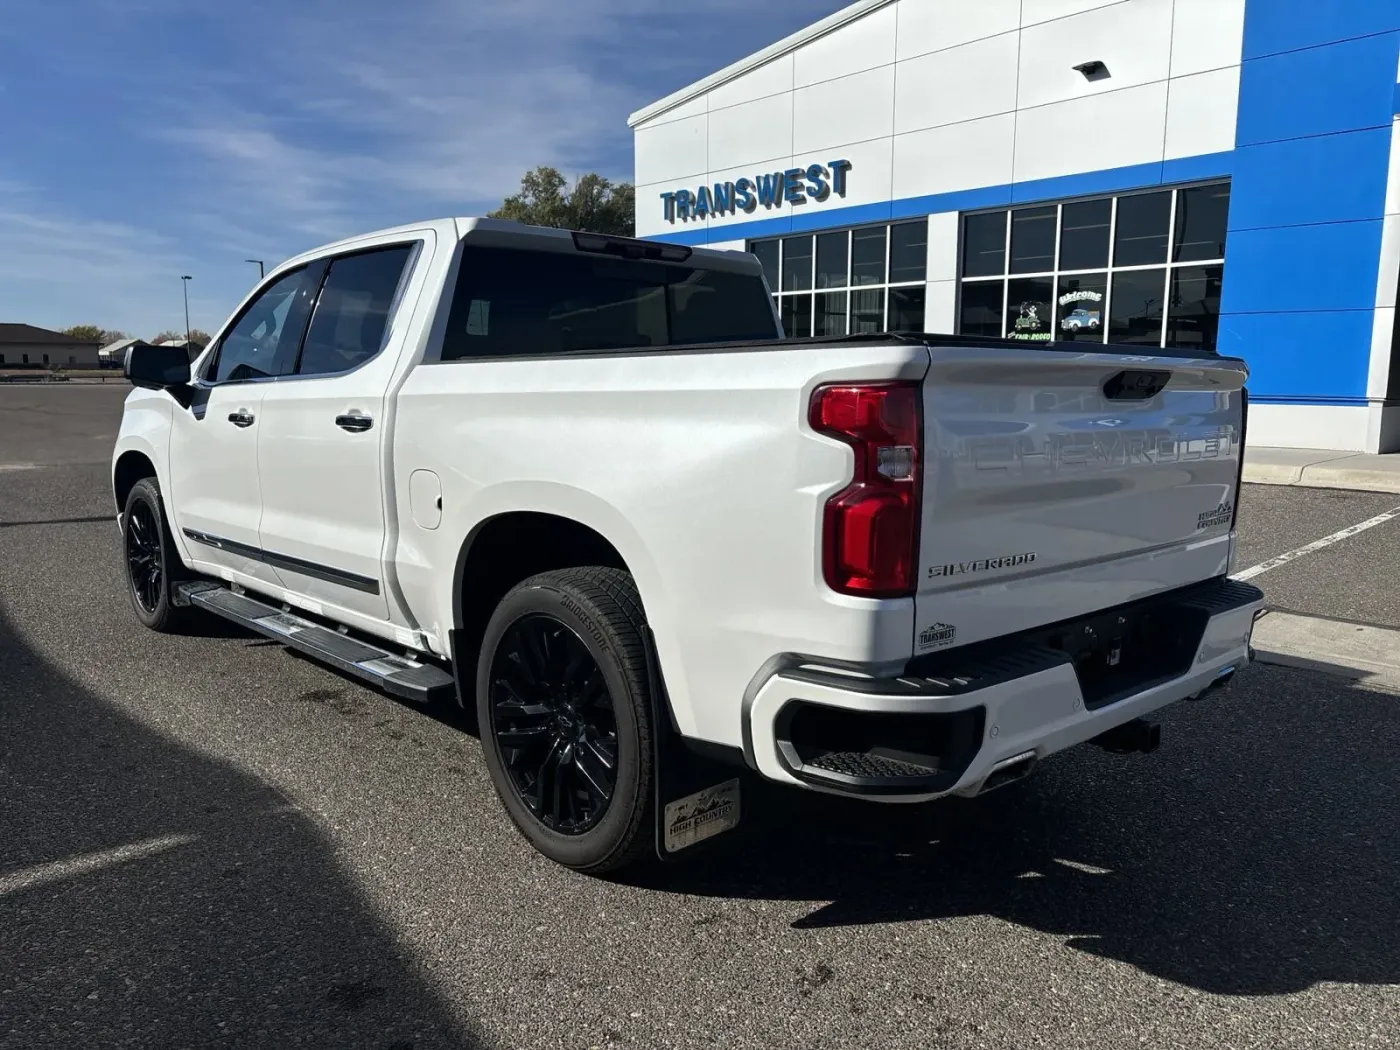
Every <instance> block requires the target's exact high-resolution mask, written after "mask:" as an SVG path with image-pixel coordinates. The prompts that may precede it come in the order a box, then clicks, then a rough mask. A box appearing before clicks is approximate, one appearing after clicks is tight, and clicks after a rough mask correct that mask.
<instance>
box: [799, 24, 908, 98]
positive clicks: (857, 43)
mask: <svg viewBox="0 0 1400 1050" xmlns="http://www.w3.org/2000/svg"><path fill="white" fill-rule="evenodd" d="M897 7H898V5H897V4H890V5H889V6H888V7H881V8H878V9H876V10H875V11H872V12H871V13H870V14H868V15H865V16H864V17H862V18H858V19H856V20H855V21H854V22H848V23H847V24H846V25H843V26H842V27H841V28H840V29H837V30H834V31H833V32H830V33H827V34H826V35H825V36H821V37H818V38H817V39H816V40H813V41H812V42H811V43H809V44H803V45H802V46H801V47H800V48H798V49H797V51H796V53H795V56H794V58H795V62H794V66H793V85H794V86H795V87H805V86H807V85H808V84H815V83H817V82H818V81H821V80H835V79H836V78H837V77H844V76H849V75H850V74H851V73H859V72H861V71H863V70H866V69H874V68H875V67H876V66H883V65H886V64H888V63H890V62H893V61H894V24H895V10H896V9H897Z"/></svg>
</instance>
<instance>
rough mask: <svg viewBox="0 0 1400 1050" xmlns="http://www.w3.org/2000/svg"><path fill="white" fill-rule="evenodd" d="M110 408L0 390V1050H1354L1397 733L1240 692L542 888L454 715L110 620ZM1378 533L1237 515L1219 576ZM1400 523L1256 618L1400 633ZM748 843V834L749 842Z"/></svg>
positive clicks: (538, 862) (1378, 718)
mask: <svg viewBox="0 0 1400 1050" xmlns="http://www.w3.org/2000/svg"><path fill="white" fill-rule="evenodd" d="M122 395H123V391H122V390H121V389H119V388H115V387H111V386H107V387H78V386H74V387H70V388H66V389H65V388H57V389H36V388H22V389H6V388H0V1046H3V1047H16V1048H19V1047H23V1048H40V1047H65V1048H68V1047H74V1046H90V1047H99V1046H100V1047H207V1046H222V1045H229V1046H239V1047H287V1046H316V1047H337V1048H340V1047H367V1048H377V1050H389V1048H395V1050H409V1048H412V1050H426V1048H430V1047H434V1048H435V1047H474V1048H476V1047H479V1048H483V1050H484V1048H491V1050H496V1048H506V1047H568V1048H588V1047H605V1046H616V1047H635V1048H654V1047H726V1048H740V1047H763V1048H797V1047H841V1048H854V1047H870V1048H880V1050H897V1048H903V1047H909V1048H913V1047H959V1048H961V1047H978V1048H1007V1050H1011V1048H1016V1050H1020V1048H1027V1047H1055V1048H1059V1047H1083V1048H1094V1050H1105V1048H1117V1047H1126V1046H1138V1045H1143V1046H1151V1047H1260V1048H1264V1047H1268V1048H1283V1047H1296V1048H1299V1050H1302V1048H1307V1050H1317V1048H1322V1047H1327V1048H1330V1047H1368V1048H1372V1047H1377V1046H1382V1045H1393V1044H1394V1042H1395V1041H1396V1039H1397V1038H1400V1037H1397V1032H1400V894H1397V890H1396V887H1397V886H1400V816H1397V814H1398V813H1400V809H1397V806H1396V804H1395V797H1396V794H1397V790H1400V758H1397V756H1400V706H1397V705H1400V697H1397V695H1396V694H1395V693H1393V692H1390V691H1387V690H1386V689H1383V688H1379V687H1362V686H1360V685H1358V684H1356V683H1352V682H1348V681H1346V680H1343V679H1340V678H1336V677H1331V676H1326V675H1322V674H1318V673H1315V672H1310V671H1303V670H1295V669H1291V668H1284V667H1276V666H1259V665H1256V666H1255V667H1252V668H1250V669H1249V671H1248V672H1247V674H1246V675H1243V676H1241V677H1242V680H1241V681H1240V682H1239V683H1238V684H1237V685H1236V686H1235V687H1234V688H1233V689H1232V690H1231V691H1229V692H1228V693H1226V694H1223V695H1219V696H1217V697H1215V698H1212V699H1208V700H1205V701H1202V702H1200V703H1197V704H1181V705H1176V706H1175V707H1173V708H1171V709H1169V710H1168V711H1167V712H1166V713H1165V715H1164V717H1163V719H1162V722H1163V746H1162V748H1161V750H1159V751H1158V752H1157V753H1155V754H1153V755H1151V756H1147V757H1137V758H1123V757H1115V756H1111V755H1107V754H1104V753H1102V752H1100V751H1098V750H1096V749H1092V748H1080V749H1076V750H1074V751H1071V752H1069V753H1066V754H1064V755H1061V756H1058V757H1057V758H1055V759H1053V760H1051V761H1049V762H1047V763H1046V764H1045V765H1044V767H1043V768H1042V769H1041V771H1040V772H1039V773H1038V774H1037V775H1036V776H1035V777H1034V778H1032V779H1031V780H1030V781H1027V782H1026V783H1025V784H1023V785H1020V786H1018V787H1016V788H1012V789H1008V790H1006V791H1002V792H997V793H995V794H992V795H990V796H988V797H986V798H984V799H978V800H972V801H956V802H948V803H942V804H938V805H934V806H928V807H916V808H900V809H884V808H873V807H868V806H860V805H858V804H849V805H847V804H834V803H831V802H828V801H826V800H820V799H812V798H809V797H806V796H801V795H790V794H788V793H786V792H781V791H776V790H770V791H766V792H762V793H760V794H759V795H758V796H757V797H756V798H755V799H754V801H753V804H752V806H751V807H750V813H751V815H750V817H749V818H747V823H746V827H745V828H744V829H743V830H742V831H741V832H740V833H738V836H737V837H736V838H735V840H734V841H732V842H731V843H729V844H728V845H727V847H726V848H725V849H723V850H720V851H716V852H715V853H713V854H710V855H709V856H707V857H705V858H704V859H702V860H700V861H697V862H696V863H693V864H688V865H680V866H674V867H668V868H665V869H661V870H660V871H657V872H651V873H648V874H647V875H646V876H644V877H642V878H639V879H634V880H632V881H629V882H608V881H602V880H597V879H589V878H585V877H582V876H576V875H573V874H571V873H568V872H566V871H563V870H561V869H559V868H557V867H554V866H553V865H551V864H549V863H548V862H547V861H545V860H544V859H543V858H541V857H539V856H538V855H536V854H534V853H533V852H532V851H531V850H530V849H529V848H528V847H527V846H526V845H525V843H524V841H523V840H522V839H521V838H520V837H519V836H518V835H517V834H516V833H515V831H514V830H513V828H512V827H511V825H510V824H509V821H508V820H507V818H506V817H505V815H504V813H503V811H502V810H501V808H500V806H499V805H498V803H497V801H496V799H495V796H494V794H493V792H492V789H491V785H490V782H489V779H488V777H487V774H486V771H485V767H484V765H483V763H482V761H481V759H480V757H479V755H478V751H477V744H476V741H475V740H474V739H473V738H472V737H471V736H470V735H469V734H467V733H466V732H465V731H464V729H463V727H462V725H461V722H460V720H459V719H457V718H456V717H454V715H453V714H452V712H448V711H440V712H425V711H422V710H419V709H415V708H410V707H406V706H404V705H401V704H399V703H396V702H395V701H393V700H391V699H389V698H387V697H385V696H382V695H379V694H377V693H375V692H372V691H370V690H368V689H365V688H362V687H361V686H359V685H358V684H355V683H353V682H351V681H349V680H347V679H345V678H342V677H340V676H338V675H336V674H335V673H333V672H330V671H328V670H325V669H322V668H320V667H318V666H316V665H314V664H311V663H309V662H307V661H305V660H302V659H299V658H297V657H295V656H293V655H291V654H290V653H288V652H287V651H285V650H282V649H280V648H279V647H277V646H275V645H272V644H269V643H266V642H264V641H261V640H257V639H253V638H251V637H248V636H244V635H242V634H239V633H238V632H236V631H234V630H232V629H227V630H225V629H222V628H220V626H219V625H217V624H213V623H211V624H210V630H209V631H208V632H206V633H205V634H204V635H202V636H199V637H182V638H168V637H162V636H158V635H155V634H153V633H150V632H146V631H144V630H142V629H141V628H140V626H139V625H138V624H137V622H136V620H135V618H134V616H133V615H132V613H131V610H130V607H129V605H128V602H127V598H126V596H125V593H124V588H123V583H122V577H121V569H120V565H119V548H120V544H119V537H118V534H117V530H116V527H115V524H114V522H113V519H112V507H111V506H110V497H109V496H108V490H107V481H106V471H107V459H108V455H109V452H110V447H111V441H112V437H113V435H114V433H115V427H116V423H117V420H118V419H119V416H120V401H121V397H122ZM1397 504H1400V498H1397V497H1395V496H1384V495H1372V494H1365V493H1349V492H1331V491H1324V490H1296V489H1275V488H1257V487H1251V488H1250V489H1249V490H1248V491H1247V492H1246V493H1245V494H1244V498H1243V501H1242V503H1241V515H1242V532H1243V542H1242V549H1241V553H1240V558H1239V565H1240V566H1241V567H1244V566H1249V565H1254V564H1257V563H1260V562H1263V561H1265V560H1267V559H1269V558H1273V557H1276V556H1278V555H1280V554H1282V553H1284V552H1287V551H1292V550H1295V549H1296V548H1298V547H1300V546H1301V545H1304V544H1307V543H1309V542H1312V541H1314V540H1316V539H1318V538H1320V537H1323V536H1327V535H1330V534H1332V533H1334V532H1336V531H1338V530H1339V529H1342V528H1345V527H1346V526H1348V525H1351V524H1354V523H1356V522H1359V521H1362V520H1364V519H1367V518H1370V517H1372V516H1374V515H1376V514H1378V513H1380V512H1382V511H1385V510H1389V509H1391V508H1394V507H1395V506H1396V505H1397ZM1397 569H1400V518H1398V519H1396V520H1394V521H1390V522H1387V523H1385V524H1382V525H1379V526H1377V527H1375V528H1372V529H1370V530H1368V531H1367V532H1365V533H1362V534H1359V535H1357V536H1354V537H1351V538H1349V539H1346V540H1343V541H1341V542H1339V543H1335V544H1333V545H1331V546H1329V547H1327V548H1326V549H1324V550H1320V551H1317V552H1316V553H1312V554H1309V555H1307V556H1305V557H1301V558H1298V559H1297V560H1295V561H1292V562H1289V563H1288V564H1286V565H1282V566H1280V567H1278V568H1276V569H1273V570H1271V571H1270V572H1268V573H1265V574H1263V575H1261V576H1259V577H1257V578H1256V580H1255V582H1256V583H1258V584H1259V585H1260V586H1262V587H1263V588H1264V589H1265V591H1266V593H1267V594H1268V596H1269V598H1270V601H1271V602H1272V603H1274V604H1275V605H1277V606H1279V607H1281V608H1287V609H1292V610H1295V611H1301V612H1306V613H1310V614H1313V615H1321V616H1326V617H1332V618H1338V619H1345V620H1349V621H1354V622H1360V623H1373V624H1381V625H1391V626H1397V625H1400V592H1397V590H1396V588H1395V587H1394V582H1393V581H1394V580H1395V579H1396V575H1397ZM747 804H748V803H747V802H746V805H747Z"/></svg>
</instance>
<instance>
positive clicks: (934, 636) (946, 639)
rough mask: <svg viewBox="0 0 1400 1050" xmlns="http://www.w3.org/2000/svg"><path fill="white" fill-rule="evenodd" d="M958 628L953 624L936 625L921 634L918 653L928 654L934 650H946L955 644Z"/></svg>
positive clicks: (925, 629)
mask: <svg viewBox="0 0 1400 1050" xmlns="http://www.w3.org/2000/svg"><path fill="white" fill-rule="evenodd" d="M957 633H958V631H957V628H955V627H954V626H952V624H946V623H935V624H932V625H931V626H929V627H925V628H924V629H923V630H922V631H920V632H919V644H918V647H917V648H918V651H919V652H921V653H927V652H930V651H932V650H934V649H946V648H948V646H950V645H952V644H953V638H954V637H955V636H956V635H957Z"/></svg>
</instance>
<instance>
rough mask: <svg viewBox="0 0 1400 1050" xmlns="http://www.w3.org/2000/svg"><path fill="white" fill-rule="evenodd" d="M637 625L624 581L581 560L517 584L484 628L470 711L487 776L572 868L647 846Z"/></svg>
mask: <svg viewBox="0 0 1400 1050" xmlns="http://www.w3.org/2000/svg"><path fill="white" fill-rule="evenodd" d="M645 626H646V619H645V616H644V614H643V612H642V603H641V599H640V598H639V597H638V595H637V587H636V584H635V583H633V581H632V577H631V576H630V575H629V574H628V573H626V572H623V571H622V570H619V569H610V568H603V567H598V566H590V567H584V568H574V569H560V570H558V571H555V572H546V573H542V574H541V575H538V576H533V577H531V578H530V579H528V580H525V581H524V582H522V583H520V584H518V585H517V586H516V587H515V588H514V589H513V590H511V592H510V593H509V594H507V595H506V596H505V598H504V599H503V600H502V601H501V604H500V605H499V606H497V608H496V611H495V613H494V615H493V616H492V617H491V622H490V623H489V624H488V625H487V628H486V636H485V638H484V639H483V642H482V647H481V658H480V661H479V663H478V666H477V680H476V709H477V718H478V720H479V725H480V727H481V743H482V748H483V750H484V751H485V754H486V765H487V768H488V769H489V770H490V772H491V780H492V782H493V783H494V784H495V786H496V792H497V794H498V795H500V797H501V801H502V802H503V803H504V804H505V807H506V811H507V812H508V813H509V814H510V816H511V819H512V820H513V821H515V824H516V826H517V827H518V828H519V829H520V831H521V832H522V833H523V834H524V836H525V837H526V838H527V839H529V841H530V843H531V845H533V846H534V847H535V848H536V849H537V850H539V851H540V852H541V853H543V854H544V855H545V856H546V857H548V858H550V859H551V860H553V861H556V862H557V863H559V864H562V865H564V866H565V867H568V868H572V869H574V870H575V871H583V872H589V873H593V874H601V873H603V872H608V871H616V870H618V869H620V868H623V867H626V866H627V865H629V864H632V863H635V862H636V861H638V860H640V859H641V858H642V857H643V856H645V855H646V854H647V853H648V852H649V850H650V849H651V847H652V834H653V828H652V826H651V825H652V808H653V800H652V795H653V788H652V785H653V777H654V775H655V773H654V770H653V768H652V767H653V765H654V762H655V759H654V752H653V749H652V733H653V732H654V727H653V725H652V717H651V712H652V707H651V694H650V687H649V685H648V682H649V678H648V675H647V651H646V642H645Z"/></svg>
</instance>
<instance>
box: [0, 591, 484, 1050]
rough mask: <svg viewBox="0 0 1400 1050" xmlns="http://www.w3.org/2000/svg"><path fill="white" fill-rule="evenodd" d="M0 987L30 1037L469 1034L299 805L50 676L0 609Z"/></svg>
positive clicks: (107, 1040)
mask: <svg viewBox="0 0 1400 1050" xmlns="http://www.w3.org/2000/svg"><path fill="white" fill-rule="evenodd" d="M0 992H3V995H0V998H2V999H3V1002H4V1006H3V1008H0V1014H3V1017H4V1021H3V1023H0V1029H3V1030H4V1032H5V1037H0V1042H3V1043H5V1044H6V1045H16V1046H24V1047H27V1048H33V1047H49V1046H53V1047H71V1046H75V1045H86V1046H114V1045H118V1044H121V1045H127V1044H128V1043H134V1042H140V1043H141V1044H142V1045H152V1046H188V1047H197V1046H212V1045H214V1044H216V1043H221V1042H225V1041H229V1040H232V1041H233V1042H234V1043H237V1044H240V1045H246V1046H293V1045H298V1046H300V1045H306V1046H334V1047H365V1048H375V1050H391V1048H393V1050H410V1048H412V1050H425V1048H428V1047H470V1046H479V1045H482V1042H481V1040H480V1039H479V1037H477V1036H475V1035H473V1034H470V1033H465V1032H464V1031H463V1030H462V1027H461V1025H460V1023H459V1022H458V1021H457V1020H456V1019H455V1018H454V1017H453V1016H452V1012H451V1010H450V1009H449V1008H448V1007H447V1005H446V1004H445V1003H444V1002H443V1001H441V1000H440V999H439V998H438V996H437V995H436V993H435V992H434V991H433V990H432V989H431V988H430V987H429V985H428V984H427V983H426V981H425V980H424V979H423V977H422V976H421V975H420V974H419V973H418V972H416V970H415V965H414V963H413V961H412V960H411V959H410V958H408V957H407V955H406V953H404V952H403V951H402V950H401V949H400V948H399V947H398V946H397V945H396V943H395V940H394V937H393V935H392V933H391V932H390V930H389V929H387V928H386V927H385V926H384V925H383V924H382V923H381V921H380V920H379V919H377V918H376V917H375V916H374V914H373V911H372V908H371V905H370V903H369V902H368V901H367V900H365V899H364V898H363V897H362V896H361V894H360V893H359V891H358V890H357V888H356V887H355V885H354V883H353V882H352V881H351V879H350V878H349V877H348V876H347V875H346V874H345V873H344V872H343V871H342V870H341V869H340V867H339V866H338V864H337V863H336V861H335V859H334V853H333V849H332V846H331V843H330V842H329V841H327V840H326V839H325V838H324V837H323V836H322V834H321V833H320V831H319V830H318V829H317V828H316V826H315V825H314V824H313V822H312V821H311V820H310V819H308V817H307V816H306V815H305V814H303V813H302V812H300V811H298V810H297V809H296V808H295V806H293V805H292V804H291V803H290V802H289V801H288V799H286V798H285V797H283V796H282V795H280V794H279V793H278V792H276V791H275V790H274V789H272V788H271V787H270V786H268V785H267V784H265V783H263V782H261V781H260V780H258V779H257V778H256V777H253V776H250V775H248V774H245V773H243V772H241V771H239V770H238V769H236V768H234V767H232V766H229V765H226V764H224V763H222V762H219V761H216V760H214V759H211V758H209V757H208V756H207V755H204V754H200V753H198V752H196V751H194V750H191V749H189V748H186V747H184V746H182V745H179V744H177V743H175V742H173V741H171V740H169V739H167V738H165V737H163V736H162V735H160V734H158V733H156V732H153V731H152V730H151V729H150V728H149V727H147V726H144V725H142V724H141V723H139V722H137V721H135V720H133V719H131V718H130V717H128V716H127V715H125V714H124V713H122V712H121V711H119V710H118V709H116V708H115V707H114V706H112V705H111V704H110V703H108V702H106V701H105V700H103V699H102V698H101V697H100V696H98V695H96V694H95V693H93V692H92V691H90V690H88V689H87V688H86V687H84V686H83V685H81V684H80V683H78V682H76V681H75V680H73V679H72V678H69V677H68V676H66V675H64V674H63V673H61V672H60V671H59V670H57V669H56V668H55V667H53V666H52V665H51V664H50V663H48V662H47V661H46V659H45V658H44V657H42V656H41V655H40V654H39V653H37V652H36V651H35V650H34V649H32V648H31V647H30V646H29V645H27V643H26V642H25V640H24V636H23V634H22V633H21V632H19V631H17V630H16V629H15V626H14V624H12V623H11V622H10V620H9V619H8V618H7V616H6V615H5V612H4V609H3V606H0ZM9 1040H13V1044H11V1043H10V1042H9Z"/></svg>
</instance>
